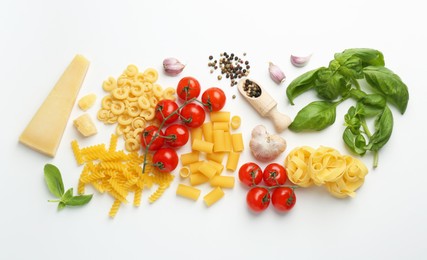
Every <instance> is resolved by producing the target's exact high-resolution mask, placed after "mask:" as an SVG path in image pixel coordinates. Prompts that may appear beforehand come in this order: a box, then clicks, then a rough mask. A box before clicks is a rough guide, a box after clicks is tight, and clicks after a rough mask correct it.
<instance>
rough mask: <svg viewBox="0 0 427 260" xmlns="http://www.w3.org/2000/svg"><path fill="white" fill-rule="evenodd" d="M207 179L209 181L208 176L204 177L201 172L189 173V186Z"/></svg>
mask: <svg viewBox="0 0 427 260" xmlns="http://www.w3.org/2000/svg"><path fill="white" fill-rule="evenodd" d="M208 181H209V179H208V177H206V176H205V175H203V174H201V173H195V174H191V175H190V184H191V186H197V185H200V184H202V183H205V182H208Z"/></svg>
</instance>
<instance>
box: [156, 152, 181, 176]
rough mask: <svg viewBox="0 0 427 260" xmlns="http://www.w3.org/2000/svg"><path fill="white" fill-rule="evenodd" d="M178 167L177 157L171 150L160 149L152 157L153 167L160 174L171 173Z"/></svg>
mask: <svg viewBox="0 0 427 260" xmlns="http://www.w3.org/2000/svg"><path fill="white" fill-rule="evenodd" d="M177 165H178V155H177V154H176V152H175V150H174V149H172V148H160V149H159V150H157V151H156V152H155V153H154V155H153V166H154V167H156V168H157V169H159V171H161V172H171V171H173V170H175V168H176V166H177Z"/></svg>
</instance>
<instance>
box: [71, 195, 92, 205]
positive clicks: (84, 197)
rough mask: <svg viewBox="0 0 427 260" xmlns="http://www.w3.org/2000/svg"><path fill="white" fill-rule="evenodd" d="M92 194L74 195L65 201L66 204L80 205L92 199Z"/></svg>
mask: <svg viewBox="0 0 427 260" xmlns="http://www.w3.org/2000/svg"><path fill="white" fill-rule="evenodd" d="M92 196H93V195H92V194H90V195H79V196H74V197H72V198H71V199H69V200H68V201H67V205H70V206H81V205H85V204H87V203H88V202H89V201H90V200H91V199H92Z"/></svg>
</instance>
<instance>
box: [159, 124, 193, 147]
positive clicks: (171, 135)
mask: <svg viewBox="0 0 427 260" xmlns="http://www.w3.org/2000/svg"><path fill="white" fill-rule="evenodd" d="M189 137H190V134H189V132H188V129H187V127H186V126H184V125H181V124H173V125H170V126H168V127H167V128H166V130H165V138H164V139H165V142H166V143H167V144H168V145H169V146H172V147H181V146H183V145H185V144H186V143H187V142H188V138H189Z"/></svg>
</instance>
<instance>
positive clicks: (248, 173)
mask: <svg viewBox="0 0 427 260" xmlns="http://www.w3.org/2000/svg"><path fill="white" fill-rule="evenodd" d="M239 179H240V181H241V182H243V183H244V184H246V185H247V186H249V187H251V186H255V185H258V184H260V183H261V181H262V170H261V168H260V167H259V166H258V164H256V163H253V162H248V163H245V164H243V165H242V166H241V167H240V169H239Z"/></svg>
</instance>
